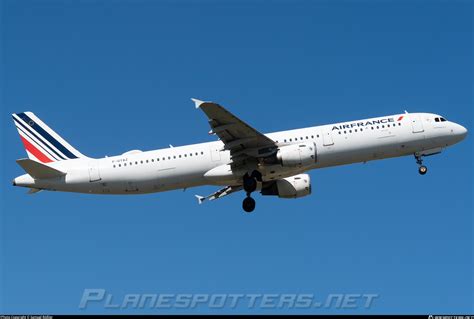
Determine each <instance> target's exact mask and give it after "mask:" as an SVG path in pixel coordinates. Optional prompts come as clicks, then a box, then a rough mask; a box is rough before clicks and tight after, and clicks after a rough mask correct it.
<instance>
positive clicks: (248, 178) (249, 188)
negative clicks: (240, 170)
mask: <svg viewBox="0 0 474 319" xmlns="http://www.w3.org/2000/svg"><path fill="white" fill-rule="evenodd" d="M257 181H259V182H261V181H262V174H260V172H258V171H253V172H252V174H251V175H249V174H248V173H245V175H244V177H243V187H244V190H245V192H246V193H247V197H246V198H245V199H244V201H243V202H242V208H243V209H244V211H245V212H247V213H251V212H253V211H254V209H255V199H253V198H252V197H250V195H251V194H252V193H253V192H255V190H256V189H257Z"/></svg>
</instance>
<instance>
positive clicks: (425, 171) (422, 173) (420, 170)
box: [418, 166, 428, 175]
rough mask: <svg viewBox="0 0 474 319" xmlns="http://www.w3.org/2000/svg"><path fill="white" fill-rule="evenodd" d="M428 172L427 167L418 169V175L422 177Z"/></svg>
mask: <svg viewBox="0 0 474 319" xmlns="http://www.w3.org/2000/svg"><path fill="white" fill-rule="evenodd" d="M427 172H428V168H427V167H426V166H420V168H419V169H418V173H420V175H425V174H426V173H427Z"/></svg>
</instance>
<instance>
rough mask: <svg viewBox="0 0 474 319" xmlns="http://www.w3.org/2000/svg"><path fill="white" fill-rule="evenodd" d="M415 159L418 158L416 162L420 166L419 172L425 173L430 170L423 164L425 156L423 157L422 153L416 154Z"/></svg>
mask: <svg viewBox="0 0 474 319" xmlns="http://www.w3.org/2000/svg"><path fill="white" fill-rule="evenodd" d="M415 159H416V163H417V164H418V166H419V167H418V173H420V175H425V174H426V173H427V172H428V168H427V167H426V166H424V165H423V158H422V157H421V155H417V154H415Z"/></svg>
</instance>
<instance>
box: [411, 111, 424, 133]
mask: <svg viewBox="0 0 474 319" xmlns="http://www.w3.org/2000/svg"><path fill="white" fill-rule="evenodd" d="M411 126H412V128H413V133H421V132H423V131H424V128H423V122H422V121H421V118H420V116H419V115H412V116H411Z"/></svg>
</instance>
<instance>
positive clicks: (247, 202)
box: [242, 197, 256, 213]
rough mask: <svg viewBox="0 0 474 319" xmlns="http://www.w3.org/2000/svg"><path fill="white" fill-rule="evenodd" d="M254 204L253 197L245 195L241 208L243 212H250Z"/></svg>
mask: <svg viewBox="0 0 474 319" xmlns="http://www.w3.org/2000/svg"><path fill="white" fill-rule="evenodd" d="M255 204H256V203H255V199H253V198H252V197H246V198H245V199H244V201H243V202H242V208H243V209H244V211H245V212H247V213H251V212H253V211H254V209H255Z"/></svg>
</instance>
